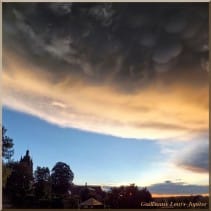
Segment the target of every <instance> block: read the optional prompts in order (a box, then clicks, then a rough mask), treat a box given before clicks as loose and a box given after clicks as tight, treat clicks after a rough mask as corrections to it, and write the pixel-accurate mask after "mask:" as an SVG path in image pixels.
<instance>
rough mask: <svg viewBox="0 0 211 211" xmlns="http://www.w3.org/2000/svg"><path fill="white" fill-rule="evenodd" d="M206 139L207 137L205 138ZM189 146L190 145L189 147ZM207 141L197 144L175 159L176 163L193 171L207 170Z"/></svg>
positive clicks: (206, 171)
mask: <svg viewBox="0 0 211 211" xmlns="http://www.w3.org/2000/svg"><path fill="white" fill-rule="evenodd" d="M206 140H208V138H206ZM190 148H191V147H190ZM208 148H209V143H208V141H206V142H204V143H200V144H197V145H195V146H194V147H193V149H191V150H190V151H189V152H186V153H185V154H184V155H181V156H180V157H179V158H178V159H177V165H178V166H179V167H181V168H184V169H187V170H189V171H193V172H199V173H200V172H202V173H203V172H204V173H208V172H209V149H208Z"/></svg>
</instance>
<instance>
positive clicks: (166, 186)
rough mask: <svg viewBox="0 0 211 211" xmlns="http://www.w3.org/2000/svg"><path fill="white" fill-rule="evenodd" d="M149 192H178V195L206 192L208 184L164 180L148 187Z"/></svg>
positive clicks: (207, 191) (166, 193)
mask: <svg viewBox="0 0 211 211" xmlns="http://www.w3.org/2000/svg"><path fill="white" fill-rule="evenodd" d="M148 188H149V190H150V192H152V193H154V194H158V195H160V194H165V195H168V194H169V195H171V194H174V195H175V194H178V195H190V194H208V193H209V186H208V185H189V184H185V183H183V182H172V181H165V182H163V183H158V184H154V185H151V186H150V187H148Z"/></svg>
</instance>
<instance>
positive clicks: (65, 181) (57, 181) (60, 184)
mask: <svg viewBox="0 0 211 211" xmlns="http://www.w3.org/2000/svg"><path fill="white" fill-rule="evenodd" d="M73 178H74V174H73V172H72V170H71V169H70V167H69V165H67V164H66V163H63V162H57V163H56V165H55V166H54V167H53V168H52V171H51V180H52V191H53V192H54V194H55V195H63V194H68V191H69V189H70V187H71V184H72V181H73Z"/></svg>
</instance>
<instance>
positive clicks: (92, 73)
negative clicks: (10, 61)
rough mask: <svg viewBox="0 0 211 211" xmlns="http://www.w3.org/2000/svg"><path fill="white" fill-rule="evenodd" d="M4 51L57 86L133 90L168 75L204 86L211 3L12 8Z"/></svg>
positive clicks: (6, 9)
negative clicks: (66, 82) (74, 81)
mask: <svg viewBox="0 0 211 211" xmlns="http://www.w3.org/2000/svg"><path fill="white" fill-rule="evenodd" d="M3 47H4V49H10V50H12V51H13V52H16V53H17V54H19V55H23V56H24V57H25V59H26V60H30V62H32V63H34V64H36V65H39V66H40V67H44V68H43V69H45V70H48V71H49V73H53V74H52V80H54V81H55V82H56V81H60V79H63V78H65V77H66V76H68V75H72V74H74V75H76V76H80V77H81V78H84V79H85V80H87V81H90V82H92V83H94V82H96V83H97V82H100V83H103V82H105V83H106V82H108V83H112V84H116V85H117V86H118V87H119V88H121V89H124V90H133V89H137V88H139V87H140V86H141V85H142V84H143V85H146V84H149V83H150V82H151V81H152V80H153V79H154V78H155V77H157V75H158V74H160V73H161V72H162V73H163V74H165V75H167V76H168V77H167V78H168V80H169V78H172V77H173V78H174V80H179V81H180V80H187V79H188V80H187V81H186V82H187V83H192V82H195V83H198V81H200V80H202V81H203V82H204V81H206V80H205V79H206V78H207V72H206V71H208V65H207V61H208V7H207V4H206V3H205V4H200V3H195V4H178V3H176V4H173V3H171V4H167V3H159V4H155V3H153V4H149V3H22V4H20V3H19V4H16V3H7V4H6V3H5V4H3ZM199 70H200V72H199ZM175 75H176V77H175ZM190 75H191V77H189V76H190ZM184 78H185V79H184ZM163 80H164V78H163ZM129 87H131V89H128V88H129Z"/></svg>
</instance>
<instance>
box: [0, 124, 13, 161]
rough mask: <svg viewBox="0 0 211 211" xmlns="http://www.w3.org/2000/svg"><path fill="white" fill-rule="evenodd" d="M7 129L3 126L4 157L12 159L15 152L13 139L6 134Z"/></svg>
mask: <svg viewBox="0 0 211 211" xmlns="http://www.w3.org/2000/svg"><path fill="white" fill-rule="evenodd" d="M6 132H7V129H6V128H5V127H4V126H2V157H3V158H4V159H6V160H8V161H9V160H10V159H11V157H12V156H13V154H14V149H13V146H14V144H13V140H12V139H11V138H10V137H8V136H6Z"/></svg>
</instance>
